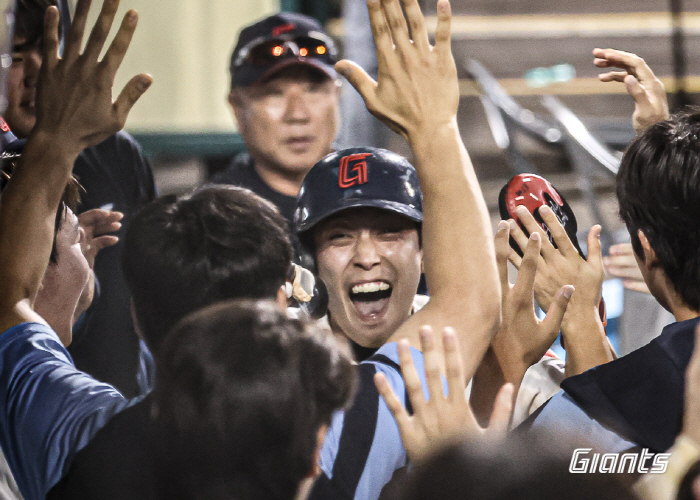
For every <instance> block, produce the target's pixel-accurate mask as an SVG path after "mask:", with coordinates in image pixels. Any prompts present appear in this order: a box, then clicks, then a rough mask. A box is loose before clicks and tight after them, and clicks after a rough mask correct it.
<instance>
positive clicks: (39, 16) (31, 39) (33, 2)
mask: <svg viewBox="0 0 700 500" xmlns="http://www.w3.org/2000/svg"><path fill="white" fill-rule="evenodd" d="M56 5H58V4H57V2H56V0H17V1H16V4H15V26H14V30H15V31H14V35H15V37H18V38H24V43H23V45H24V46H27V47H31V46H34V45H37V44H38V43H40V42H41V40H42V39H43V37H44V16H45V15H46V9H48V8H49V7H51V6H56Z"/></svg>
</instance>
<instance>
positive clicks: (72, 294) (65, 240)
mask: <svg viewBox="0 0 700 500" xmlns="http://www.w3.org/2000/svg"><path fill="white" fill-rule="evenodd" d="M84 240H85V232H84V231H83V230H82V228H81V227H80V225H79V224H78V218H77V217H76V216H75V214H73V212H72V211H70V210H67V211H66V214H65V216H64V218H63V222H62V223H61V228H60V229H59V231H58V234H57V235H56V255H57V262H56V263H55V264H49V266H48V267H47V268H46V273H44V279H43V280H42V282H41V288H40V290H39V294H38V295H37V298H36V302H35V304H34V310H35V311H36V312H37V313H38V314H39V315H41V317H43V318H44V319H45V320H46V321H47V322H48V323H49V325H51V327H52V328H53V329H54V330H56V331H57V333H58V334H59V336H60V337H61V341H62V342H63V343H64V345H68V344H70V341H71V338H70V328H65V327H64V325H72V322H73V315H74V313H75V309H76V307H77V305H78V301H79V299H80V298H81V295H82V294H83V291H84V290H85V287H86V285H87V284H88V278H89V276H90V266H89V265H88V262H87V260H86V259H85V256H84V255H83V248H82V247H83V244H84Z"/></svg>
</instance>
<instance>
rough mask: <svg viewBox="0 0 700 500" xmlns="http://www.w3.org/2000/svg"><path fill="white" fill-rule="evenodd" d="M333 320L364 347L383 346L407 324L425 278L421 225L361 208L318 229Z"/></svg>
mask: <svg viewBox="0 0 700 500" xmlns="http://www.w3.org/2000/svg"><path fill="white" fill-rule="evenodd" d="M314 242H315V246H316V257H317V262H318V272H319V276H320V277H321V279H323V281H324V282H325V284H326V286H327V287H328V293H329V301H328V308H329V312H330V322H331V327H332V328H333V331H334V332H336V333H343V334H345V335H346V336H347V337H349V338H350V339H352V340H354V341H355V342H357V343H358V344H360V345H361V346H364V347H380V346H381V345H382V344H384V343H385V342H386V341H387V339H388V338H389V337H390V336H391V335H392V334H393V333H394V332H395V331H396V330H397V329H398V327H399V326H401V324H402V323H403V322H404V321H406V319H407V318H408V316H409V315H410V313H411V307H412V304H413V299H414V297H415V294H416V289H417V288H418V282H419V280H420V274H421V261H422V257H423V255H422V252H421V249H420V240H419V236H418V230H417V228H416V223H415V222H413V221H411V220H410V219H408V218H406V217H403V216H401V215H398V214H396V213H393V212H389V211H385V210H380V209H377V208H356V209H349V210H345V211H343V212H341V213H340V214H339V215H337V216H334V217H331V218H329V219H327V220H325V221H323V222H321V223H320V224H319V225H318V226H317V227H316V229H315V230H314Z"/></svg>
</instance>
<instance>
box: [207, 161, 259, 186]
mask: <svg viewBox="0 0 700 500" xmlns="http://www.w3.org/2000/svg"><path fill="white" fill-rule="evenodd" d="M254 178H255V175H254V170H253V159H252V158H251V157H250V155H249V154H248V153H241V154H239V155H236V156H234V157H233V159H232V160H231V163H230V164H229V166H228V167H226V168H225V169H224V170H222V171H220V172H217V173H216V174H214V175H213V176H212V177H211V179H209V183H210V184H232V185H234V186H241V187H249V184H250V183H251V182H252V180H253V179H254Z"/></svg>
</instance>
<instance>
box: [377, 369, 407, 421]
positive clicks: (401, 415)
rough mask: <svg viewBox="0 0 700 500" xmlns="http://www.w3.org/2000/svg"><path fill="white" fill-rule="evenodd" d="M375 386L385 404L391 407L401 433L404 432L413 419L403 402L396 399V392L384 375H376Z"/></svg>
mask: <svg viewBox="0 0 700 500" xmlns="http://www.w3.org/2000/svg"><path fill="white" fill-rule="evenodd" d="M374 385H375V386H376V387H377V391H379V394H381V396H382V398H384V402H385V403H386V405H387V406H388V407H389V410H390V411H391V414H392V415H393V416H394V418H395V419H396V423H397V424H398V426H399V429H400V430H401V432H404V430H405V429H406V428H407V427H408V426H410V424H411V419H410V417H409V416H408V413H407V412H406V409H405V408H404V407H403V405H402V404H401V401H399V398H397V397H396V394H395V393H394V390H393V389H392V388H391V386H390V385H389V381H388V380H387V379H386V377H385V376H384V374H383V373H375V374H374Z"/></svg>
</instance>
